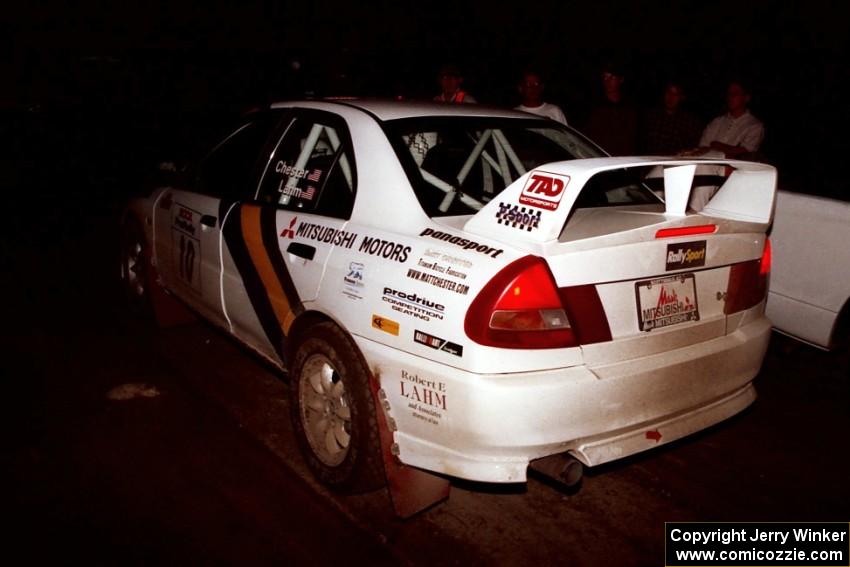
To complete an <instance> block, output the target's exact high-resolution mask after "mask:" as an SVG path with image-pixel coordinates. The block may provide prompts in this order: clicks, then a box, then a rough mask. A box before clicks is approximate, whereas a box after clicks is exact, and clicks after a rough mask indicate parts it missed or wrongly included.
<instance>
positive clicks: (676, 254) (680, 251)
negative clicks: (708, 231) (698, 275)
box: [667, 240, 705, 272]
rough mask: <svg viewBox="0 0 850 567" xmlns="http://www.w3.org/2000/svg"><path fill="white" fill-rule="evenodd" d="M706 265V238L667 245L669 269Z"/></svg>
mask: <svg viewBox="0 0 850 567" xmlns="http://www.w3.org/2000/svg"><path fill="white" fill-rule="evenodd" d="M697 266H705V240H697V241H695V242H679V243H676V244H668V245H667V271H668V272H669V271H670V270H682V269H684V268H694V267H697Z"/></svg>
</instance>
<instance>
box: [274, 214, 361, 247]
mask: <svg viewBox="0 0 850 567" xmlns="http://www.w3.org/2000/svg"><path fill="white" fill-rule="evenodd" d="M293 224H294V219H293V222H290V226H292V225H293ZM289 230H290V231H291V230H292V229H291V228H290V229H289ZM281 236H283V233H281ZM295 236H300V237H302V238H307V239H308V240H315V241H316V242H324V243H325V244H332V245H334V246H342V247H343V248H351V247H352V246H354V240H355V239H356V238H357V233H356V232H349V231H347V230H339V229H337V228H333V227H330V226H323V225H321V224H314V223H311V222H300V223H298V230H296V231H295ZM290 238H293V237H292V236H290Z"/></svg>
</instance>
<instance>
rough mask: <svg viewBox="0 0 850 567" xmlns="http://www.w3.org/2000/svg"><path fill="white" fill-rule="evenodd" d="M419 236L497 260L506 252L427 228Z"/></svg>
mask: <svg viewBox="0 0 850 567" xmlns="http://www.w3.org/2000/svg"><path fill="white" fill-rule="evenodd" d="M419 236H430V237H431V238H435V239H437V240H442V241H443V242H448V243H449V244H454V245H455V246H459V247H461V248H463V249H464V250H472V251H474V252H480V253H481V254H487V255H488V256H490V257H491V258H497V257H498V256H499V254H501V253H502V252H504V250H502V249H501V248H493V247H491V246H487V245H486V244H480V243H478V242H475V241H474V240H469V239H468V238H461V237H460V236H454V235H452V234H450V233H448V232H441V231H439V230H434V229H433V228H426V229H425V230H423V231H422V232H420V233H419Z"/></svg>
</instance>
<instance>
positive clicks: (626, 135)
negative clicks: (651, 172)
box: [585, 63, 638, 156]
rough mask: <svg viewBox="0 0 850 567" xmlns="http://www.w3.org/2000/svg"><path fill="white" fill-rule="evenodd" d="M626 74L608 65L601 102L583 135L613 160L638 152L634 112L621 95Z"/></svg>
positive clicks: (612, 64)
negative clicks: (616, 157)
mask: <svg viewBox="0 0 850 567" xmlns="http://www.w3.org/2000/svg"><path fill="white" fill-rule="evenodd" d="M624 82H625V73H624V71H623V69H622V67H620V66H619V65H616V64H614V63H608V64H607V65H606V66H605V67H604V68H603V72H602V93H603V98H602V102H601V103H599V104H598V105H596V106H595V107H594V108H593V109H592V110H591V111H590V117H589V118H588V121H587V124H586V125H585V133H586V134H587V135H588V136H589V137H590V139H591V140H593V141H594V142H596V143H597V144H599V145H600V146H602V149H604V150H605V151H606V152H608V153H610V154H611V155H612V156H623V155H634V153H635V152H636V151H637V131H638V119H637V110H636V109H635V107H634V106H633V105H632V104H631V103H630V102H629V101H628V99H627V98H626V97H625V95H624V94H623V90H622V87H623V83H624Z"/></svg>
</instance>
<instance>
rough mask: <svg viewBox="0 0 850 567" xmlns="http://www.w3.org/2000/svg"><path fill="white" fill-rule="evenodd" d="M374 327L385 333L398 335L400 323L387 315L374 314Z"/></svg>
mask: <svg viewBox="0 0 850 567" xmlns="http://www.w3.org/2000/svg"><path fill="white" fill-rule="evenodd" d="M372 327H374V328H375V329H378V330H380V331H383V332H385V333H389V334H391V335H395V336H398V323H397V322H395V321H393V320H392V319H387V318H386V317H381V316H380V315H375V314H373V315H372Z"/></svg>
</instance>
